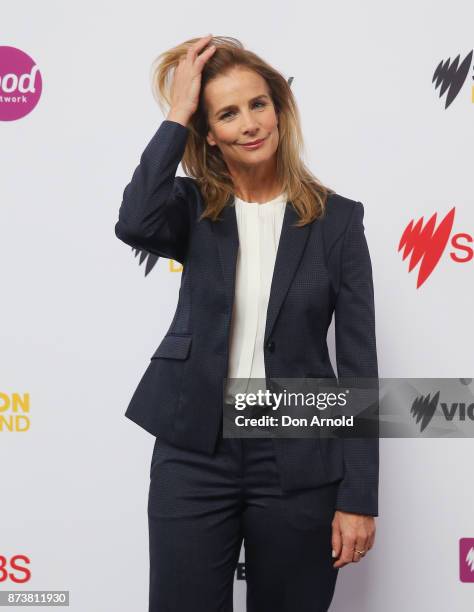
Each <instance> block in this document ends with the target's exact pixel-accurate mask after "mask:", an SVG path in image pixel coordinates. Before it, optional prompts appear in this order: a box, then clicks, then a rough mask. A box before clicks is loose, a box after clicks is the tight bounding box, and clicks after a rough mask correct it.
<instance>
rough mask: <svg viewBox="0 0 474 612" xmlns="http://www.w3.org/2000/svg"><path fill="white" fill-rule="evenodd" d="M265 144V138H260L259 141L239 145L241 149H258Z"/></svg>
mask: <svg viewBox="0 0 474 612" xmlns="http://www.w3.org/2000/svg"><path fill="white" fill-rule="evenodd" d="M264 142H265V138H260V139H259V140H254V141H253V142H250V143H248V144H242V145H240V146H241V147H244V149H251V150H253V149H258V148H259V147H261V146H262V144H263V143H264Z"/></svg>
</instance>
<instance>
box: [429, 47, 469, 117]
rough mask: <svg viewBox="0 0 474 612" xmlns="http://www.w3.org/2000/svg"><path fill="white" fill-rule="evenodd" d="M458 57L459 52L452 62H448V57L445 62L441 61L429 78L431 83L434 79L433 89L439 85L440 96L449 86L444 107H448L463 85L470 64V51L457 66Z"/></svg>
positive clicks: (449, 59) (449, 60)
mask: <svg viewBox="0 0 474 612" xmlns="http://www.w3.org/2000/svg"><path fill="white" fill-rule="evenodd" d="M459 57H460V54H459V55H458V56H457V58H456V59H455V60H454V62H453V63H452V64H450V62H451V58H450V57H449V58H448V59H447V60H446V61H445V62H443V61H441V62H440V63H439V64H438V66H437V68H436V70H435V71H434V74H433V78H432V79H431V82H432V83H434V82H435V81H436V85H435V89H438V87H439V85H441V88H440V90H439V97H440V98H441V96H442V95H443V94H444V92H445V91H446V90H447V89H448V87H449V91H448V94H447V96H446V103H445V106H444V108H445V109H446V108H448V106H449V105H450V104H451V102H452V101H453V100H454V99H455V98H456V96H457V95H458V93H459V91H460V89H461V87H462V86H463V85H464V81H465V80H466V77H467V75H468V72H469V68H470V66H471V61H472V51H471V52H470V53H468V54H467V55H466V57H465V58H464V60H463V61H462V64H461V65H460V66H459V68H458V64H459Z"/></svg>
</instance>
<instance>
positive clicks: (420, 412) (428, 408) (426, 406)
mask: <svg viewBox="0 0 474 612" xmlns="http://www.w3.org/2000/svg"><path fill="white" fill-rule="evenodd" d="M438 400H439V391H438V392H437V393H436V394H435V395H434V396H433V398H432V399H430V393H428V395H427V396H426V397H423V396H421V397H418V398H417V399H416V400H415V401H414V402H413V404H412V406H411V410H410V414H411V415H412V416H413V418H414V419H415V420H416V422H417V423H419V422H420V420H421V426H420V432H422V431H423V430H424V429H425V427H427V425H428V423H429V422H430V421H431V419H432V418H433V414H434V413H435V410H436V406H437V405H438Z"/></svg>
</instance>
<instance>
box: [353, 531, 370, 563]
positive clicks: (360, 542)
mask: <svg viewBox="0 0 474 612" xmlns="http://www.w3.org/2000/svg"><path fill="white" fill-rule="evenodd" d="M367 546H368V538H367V537H358V538H357V539H356V541H355V544H354V555H353V557H354V558H353V561H354V562H355V563H358V562H359V561H360V560H361V559H363V558H364V557H365V554H366V552H367ZM358 550H363V551H364V552H363V553H362V554H361V553H358V552H357V551H358Z"/></svg>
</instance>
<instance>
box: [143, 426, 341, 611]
mask: <svg viewBox="0 0 474 612" xmlns="http://www.w3.org/2000/svg"><path fill="white" fill-rule="evenodd" d="M336 493H337V484H329V485H325V486H323V487H319V488H311V489H304V490H300V491H294V492H288V493H284V492H282V490H281V487H280V482H279V475H278V469H277V464H276V460H275V455H274V450H273V441H272V439H271V438H259V439H257V438H223V437H222V434H221V436H220V438H219V441H218V443H217V448H216V450H215V453H214V455H213V456H209V455H205V454H203V453H200V452H196V451H192V450H185V449H182V448H178V447H176V446H173V445H171V444H169V443H167V442H164V441H163V440H161V439H158V438H157V439H156V442H155V447H154V450H153V457H152V462H151V470H150V490H149V497H148V525H149V538H150V594H149V604H150V605H149V612H232V611H233V585H234V575H235V570H236V567H237V563H238V561H239V553H240V549H241V545H242V541H243V542H244V550H245V577H246V581H247V612H325V611H326V610H328V608H329V605H330V603H331V600H332V598H333V593H334V588H335V584H336V578H337V575H338V571H339V570H338V569H335V568H333V566H332V564H333V562H334V560H333V559H332V557H331V549H332V547H331V521H332V518H333V515H334V506H335V502H336Z"/></svg>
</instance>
